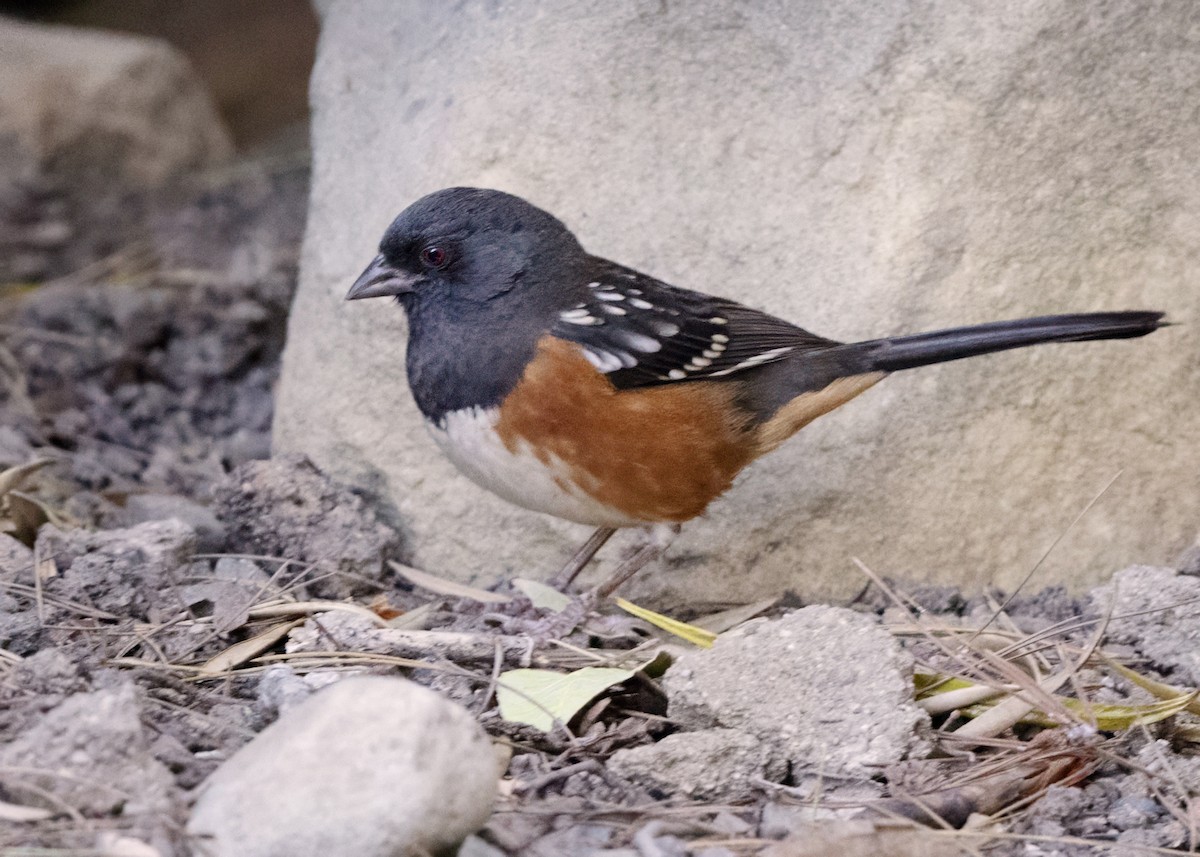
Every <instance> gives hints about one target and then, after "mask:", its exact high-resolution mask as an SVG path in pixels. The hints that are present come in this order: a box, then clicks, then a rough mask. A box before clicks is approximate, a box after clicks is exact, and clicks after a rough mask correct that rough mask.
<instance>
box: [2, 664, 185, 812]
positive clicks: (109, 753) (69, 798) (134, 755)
mask: <svg viewBox="0 0 1200 857" xmlns="http://www.w3.org/2000/svg"><path fill="white" fill-rule="evenodd" d="M149 746H150V741H149V737H148V735H147V733H146V730H145V729H144V727H143V726H142V722H141V716H140V712H139V708H138V697H137V692H136V690H135V689H134V687H133V685H132V684H131V683H129V682H128V681H123V682H122V683H121V684H119V685H117V686H116V687H112V688H107V689H105V690H98V691H96V692H94V693H77V694H74V695H73V696H70V697H68V698H67V699H66V700H65V701H64V702H62V703H61V704H60V705H58V706H57V707H55V708H53V709H51V711H50V712H49V713H48V714H46V715H45V716H44V717H43V718H41V719H40V720H39V721H38V722H37V723H36V724H35V725H34V726H33V727H32V728H30V729H28V730H26V731H24V732H22V733H21V734H20V735H18V736H17V737H16V738H15V739H13V741H12V742H11V743H9V744H8V745H7V746H5V747H3V748H0V768H4V769H6V770H10V771H13V770H16V769H20V770H21V773H20V775H15V774H14V775H13V776H11V777H6V778H5V783H4V785H5V789H6V791H8V792H10V793H11V794H13V795H15V796H16V797H18V799H20V800H22V801H23V802H26V803H29V804H32V805H35V806H45V807H47V808H48V809H55V810H58V809H61V808H62V806H63V805H64V804H66V805H68V806H73V807H75V809H77V810H79V811H80V812H82V813H84V814H85V815H107V814H110V813H115V812H117V811H118V810H119V811H121V813H122V814H123V815H126V816H134V815H139V814H146V815H155V814H162V813H164V812H165V811H166V810H167V809H168V807H169V804H170V800H169V796H170V794H171V790H172V779H171V774H170V772H169V771H167V769H166V768H165V767H164V766H163V765H162V764H161V763H160V762H158V761H157V760H155V759H154V758H153V757H152V756H151V755H150V752H149ZM26 784H27V785H28V788H26V787H25V786H26ZM47 794H49V795H53V797H54V798H55V799H56V800H49V801H48V800H47V799H46V795H47Z"/></svg>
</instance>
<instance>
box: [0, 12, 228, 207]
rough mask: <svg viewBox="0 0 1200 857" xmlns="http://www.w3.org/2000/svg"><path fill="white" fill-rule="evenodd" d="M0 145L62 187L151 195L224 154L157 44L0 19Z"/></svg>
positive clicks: (222, 135) (217, 131)
mask: <svg viewBox="0 0 1200 857" xmlns="http://www.w3.org/2000/svg"><path fill="white" fill-rule="evenodd" d="M0 79H2V80H3V81H4V85H3V86H0V145H2V146H3V151H4V152H5V155H6V158H5V161H6V163H5V166H4V167H3V169H0V178H4V179H10V178H11V176H12V173H13V170H14V161H15V162H17V163H22V164H27V165H28V164H29V163H32V165H33V169H35V170H39V171H43V172H47V173H51V174H53V175H55V176H57V177H60V178H62V179H64V180H72V181H76V182H81V181H90V182H97V183H100V184H110V185H111V186H112V187H115V188H120V189H123V190H127V189H129V188H131V187H153V186H155V185H158V184H161V183H162V182H164V181H166V180H168V179H171V178H174V177H176V176H178V175H179V174H180V173H181V172H185V171H188V170H194V169H198V168H202V167H206V166H211V165H213V164H215V163H219V162H220V161H222V160H224V159H225V158H227V157H228V156H229V155H230V153H231V151H232V144H231V143H230V140H229V134H228V132H227V131H226V130H225V126H224V125H223V124H222V123H221V120H220V118H219V117H218V116H217V111H216V107H215V106H214V105H213V103H212V99H211V98H210V97H209V95H208V92H207V91H206V90H205V89H204V86H203V84H202V83H201V82H200V79H199V78H198V77H197V76H196V74H195V72H194V71H193V70H192V67H191V65H189V63H188V61H187V59H186V58H184V56H183V55H182V54H181V53H179V51H177V50H175V49H174V48H172V47H171V46H170V45H168V44H166V43H165V42H160V41H156V40H154V39H146V38H139V37H136V36H129V35H120V34H117V33H108V32H101V31H99V30H83V29H75V28H72V27H62V26H44V25H38V24H29V23H24V22H21V21H14V20H12V19H10V18H0Z"/></svg>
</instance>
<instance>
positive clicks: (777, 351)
mask: <svg viewBox="0 0 1200 857" xmlns="http://www.w3.org/2000/svg"><path fill="white" fill-rule="evenodd" d="M791 350H792V346H790V345H789V346H786V347H784V348H772V349H771V350H770V351H764V352H762V353H761V354H755V355H754V356H753V357H747V358H746V359H745V360H743V361H742V362H741V363H739V364H737V365H736V366H730V367H729V368H728V369H722V370H721V371H720V372H713V373H712V374H713V376H714V377H715V376H717V375H728V374H730V373H732V372H740V371H741V370H742V369H749V368H750V367H751V366H758V365H759V364H761V363H767V362H769V361H771V360H774V359H775V358H776V357H779V356H780V355H782V354H787V353H788V352H789V351H791Z"/></svg>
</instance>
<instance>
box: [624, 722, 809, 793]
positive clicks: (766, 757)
mask: <svg viewBox="0 0 1200 857" xmlns="http://www.w3.org/2000/svg"><path fill="white" fill-rule="evenodd" d="M772 749H773V748H772V747H771V746H769V745H767V744H764V743H763V742H762V741H761V740H760V739H758V738H755V737H754V736H753V735H749V734H747V733H745V732H739V731H738V730H736V729H704V730H701V731H699V732H676V733H675V734H674V735H668V736H667V737H666V738H663V739H662V740H661V741H659V742H658V743H656V744H648V745H645V746H642V747H633V748H631V749H628V750H618V751H617V752H616V753H614V754H613V757H612V758H611V759H610V760H609V763H608V770H609V772H610V773H613V774H616V775H617V776H618V777H622V778H623V779H626V780H628V781H630V782H632V783H635V784H637V785H640V786H644V787H646V788H651V789H657V790H659V791H662V792H666V793H667V794H678V795H683V796H684V797H687V798H690V799H692V800H714V801H716V800H720V801H732V800H740V799H743V798H748V797H751V796H752V795H753V793H754V785H753V780H755V779H759V778H761V779H766V780H769V781H772V782H778V781H779V780H781V779H782V778H783V776H784V775H785V774H786V773H787V763H786V762H785V761H784V760H783V759H779V758H773V757H772Z"/></svg>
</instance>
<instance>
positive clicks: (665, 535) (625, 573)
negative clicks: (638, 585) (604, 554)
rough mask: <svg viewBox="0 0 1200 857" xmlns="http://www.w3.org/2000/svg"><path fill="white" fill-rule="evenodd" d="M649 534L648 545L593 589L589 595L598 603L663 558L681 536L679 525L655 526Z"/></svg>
mask: <svg viewBox="0 0 1200 857" xmlns="http://www.w3.org/2000/svg"><path fill="white" fill-rule="evenodd" d="M648 534H649V538H648V539H647V541H646V543H645V544H644V545H642V546H641V547H640V548H638V550H637V552H636V553H634V554H633V556H631V557H629V559H627V560H625V561H624V562H623V563H621V564H620V565H619V566H617V570H616V571H614V572H613V573H612V576H611V577H609V578H608V580H606V581H604V582H603V583H602V584H600V585H599V586H597V587H596V588H595V589H593V590H592V592H591V593H589V594H590V595H591V596H593V597H594V598H595V599H596V600H597V601H599V600H600V599H602V598H607V597H608V596H609V595H612V594H613V592H615V591H616V589H617V587H619V586H620V585H621V584H622V583H624V582H625V581H627V580H628V579H629V578H631V577H633V576H634V575H635V574H637V573H638V572H639V571H641V570H642V568H643V567H645V566H646V564H647V563H650V562H653V561H654V560H656V559H658V558H659V557H660V556H662V555H663V552H664V551H666V549H667V548H668V547H670V545H671V542H673V541H675V536H677V535H679V524H655V525H654V526H652V527H650V528H649V531H648Z"/></svg>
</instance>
